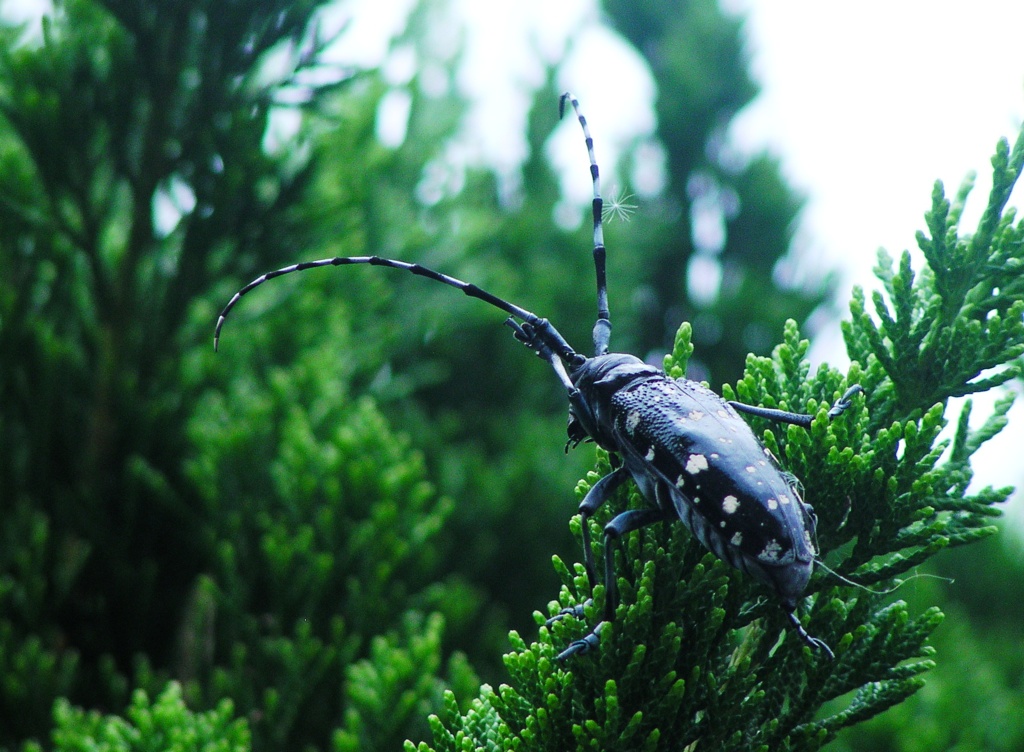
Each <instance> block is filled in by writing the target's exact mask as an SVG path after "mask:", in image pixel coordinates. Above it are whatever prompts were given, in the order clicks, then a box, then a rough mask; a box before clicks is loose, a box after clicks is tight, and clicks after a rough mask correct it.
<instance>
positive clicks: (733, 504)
mask: <svg viewBox="0 0 1024 752" xmlns="http://www.w3.org/2000/svg"><path fill="white" fill-rule="evenodd" d="M739 508H740V500H739V499H737V498H736V497H735V496H732V495H729V496H726V497H725V498H724V499H722V511H723V512H725V513H726V514H732V513H733V512H735V511H736V510H737V509H739Z"/></svg>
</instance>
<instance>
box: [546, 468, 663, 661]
mask: <svg viewBox="0 0 1024 752" xmlns="http://www.w3.org/2000/svg"><path fill="white" fill-rule="evenodd" d="M621 469H624V468H621ZM615 472H619V470H616V471H615ZM613 474H614V473H613ZM609 477H611V476H610V475H606V476H605V478H609ZM602 480H604V478H602ZM621 482H622V481H618V483H621ZM588 495H589V494H588ZM581 506H582V505H581ZM674 518H675V511H674V510H670V509H668V510H667V509H659V508H647V509H629V510H627V511H625V512H622V513H621V514H618V515H616V516H615V517H614V518H612V520H611V522H609V523H608V524H607V525H605V526H604V587H605V595H604V618H603V619H601V621H599V622H598V623H597V624H596V625H595V626H594V628H593V629H592V630H590V633H589V634H587V635H586V636H585V637H583V638H582V639H580V640H575V641H574V642H572V643H571V644H570V645H569V647H567V648H566V649H565V650H563V651H562V652H561V653H559V654H558V657H557V660H559V661H564V660H566V659H567V658H571V657H572V656H574V655H579V654H582V653H588V652H590V651H591V650H595V649H597V647H598V645H600V644H601V642H600V635H601V630H602V629H603V628H604V625H605V624H607V623H608V622H611V621H615V607H616V606H617V605H618V600H619V588H618V585H617V583H616V578H615V550H614V547H613V546H614V543H615V542H616V541H617V540H618V539H619V538H621V537H622V536H623V535H625V534H626V533H630V532H633V531H634V530H639V529H640V528H642V527H647V526H648V525H653V524H654V523H655V522H662V521H664V520H669V519H674ZM577 609H580V607H577ZM580 611H582V609H580Z"/></svg>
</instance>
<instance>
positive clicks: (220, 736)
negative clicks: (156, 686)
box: [25, 682, 252, 752]
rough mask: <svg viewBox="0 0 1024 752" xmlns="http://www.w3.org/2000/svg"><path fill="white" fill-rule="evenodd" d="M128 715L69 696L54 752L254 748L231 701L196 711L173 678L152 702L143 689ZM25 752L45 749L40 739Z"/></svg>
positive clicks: (58, 711) (241, 751)
mask: <svg viewBox="0 0 1024 752" xmlns="http://www.w3.org/2000/svg"><path fill="white" fill-rule="evenodd" d="M125 716H126V717H121V716H116V715H110V716H103V715H101V714H99V713H97V712H95V711H90V712H87V711H84V710H81V709H79V708H74V707H72V706H71V704H70V703H69V702H67V701H66V700H61V701H59V702H58V703H57V705H56V707H55V708H54V711H53V718H54V721H55V722H56V728H55V729H54V731H53V747H52V749H53V750H54V752H248V750H250V749H251V748H252V747H251V745H250V739H249V728H248V725H247V724H246V722H245V720H244V719H241V718H238V719H236V718H234V708H233V707H232V704H231V701H230V700H224V701H223V702H221V703H220V704H219V705H218V706H217V707H216V708H215V709H213V710H210V711H207V712H205V713H193V712H192V711H190V710H189V709H188V708H187V707H185V703H184V701H183V700H182V691H181V686H180V685H178V684H176V683H174V682H172V683H170V684H168V685H167V687H166V688H165V689H164V690H163V692H161V693H160V695H159V697H157V698H156V700H154V701H153V702H150V700H149V698H148V697H147V696H146V693H145V692H143V691H142V690H138V691H137V692H135V693H134V695H133V697H132V702H131V705H130V706H129V707H128V709H127V711H126V712H125ZM25 752H42V747H41V746H39V745H38V744H27V745H25Z"/></svg>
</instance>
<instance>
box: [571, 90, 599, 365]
mask: <svg viewBox="0 0 1024 752" xmlns="http://www.w3.org/2000/svg"><path fill="white" fill-rule="evenodd" d="M566 100H568V101H569V103H570V104H572V109H573V110H574V111H575V112H576V118H577V120H579V121H580V126H581V127H582V128H583V136H584V137H585V138H586V140H587V155H588V156H589V157H590V177H591V178H592V179H593V181H594V203H593V211H594V271H595V272H596V273H597V321H595V322H594V354H595V355H604V354H605V353H606V352H608V340H609V339H610V338H611V334H612V321H611V316H610V314H609V312H608V282H607V279H606V274H605V250H604V229H603V227H602V225H601V215H602V213H603V209H604V200H603V199H602V198H601V174H600V171H599V170H598V169H597V159H596V158H595V157H594V139H593V138H591V136H590V128H589V127H587V119H586V118H585V117H583V113H582V112H580V103H579V102H578V101H577V100H576V97H574V96H573V95H572V94H571V93H570V92H568V91H567V92H565V93H564V94H562V96H561V98H560V99H559V100H558V117H559V118H561V117H562V116H563V115H564V114H565V102H566Z"/></svg>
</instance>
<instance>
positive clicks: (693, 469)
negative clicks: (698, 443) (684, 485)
mask: <svg viewBox="0 0 1024 752" xmlns="http://www.w3.org/2000/svg"><path fill="white" fill-rule="evenodd" d="M707 469H708V458H707V457H705V456H704V455H703V454H691V455H690V457H689V459H687V460H686V472H688V473H689V474H690V475H696V474H697V473H699V472H700V471H701V470H707Z"/></svg>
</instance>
